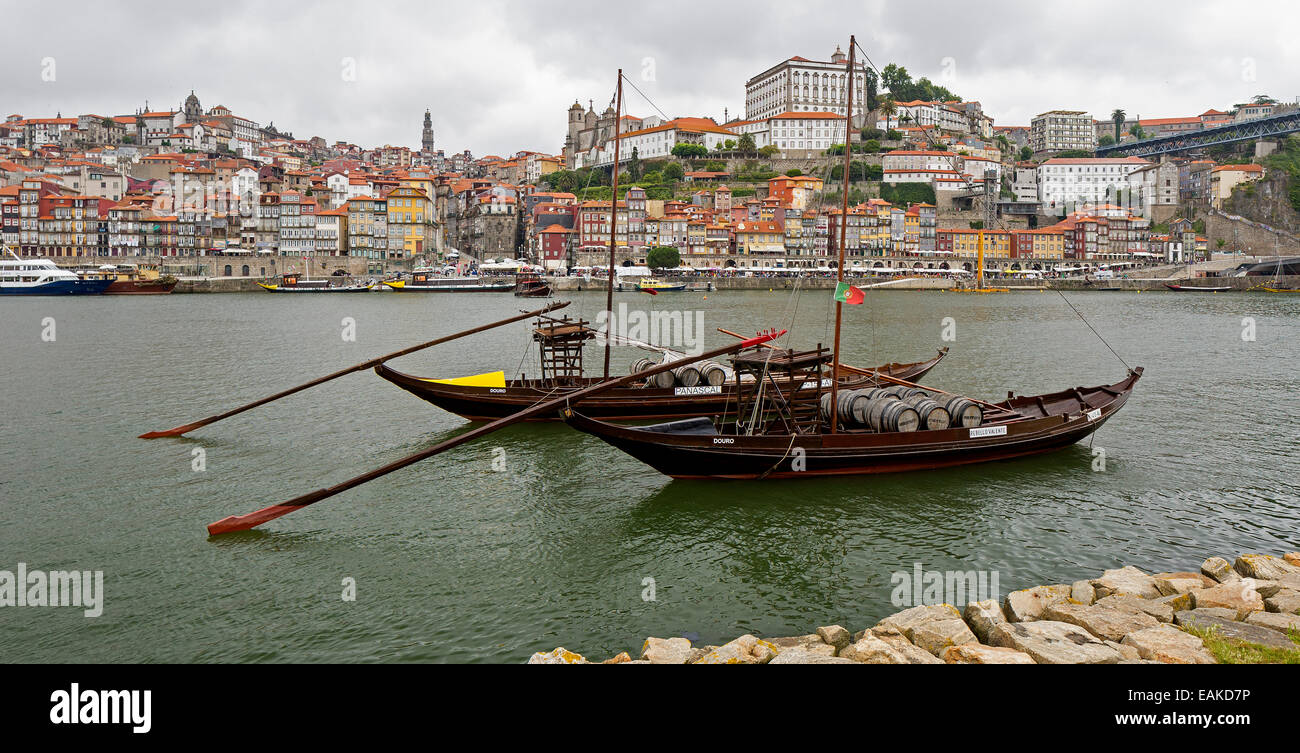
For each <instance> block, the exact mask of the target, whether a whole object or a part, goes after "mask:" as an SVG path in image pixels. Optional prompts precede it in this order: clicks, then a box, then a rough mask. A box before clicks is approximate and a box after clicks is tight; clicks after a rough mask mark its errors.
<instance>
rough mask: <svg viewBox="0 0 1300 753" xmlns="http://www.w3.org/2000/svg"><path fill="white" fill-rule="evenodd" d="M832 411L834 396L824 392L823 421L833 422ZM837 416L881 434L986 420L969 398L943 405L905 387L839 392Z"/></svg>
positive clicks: (842, 422) (970, 424)
mask: <svg viewBox="0 0 1300 753" xmlns="http://www.w3.org/2000/svg"><path fill="white" fill-rule="evenodd" d="M831 410H832V408H831V394H830V393H829V392H825V393H823V394H822V397H821V413H822V418H823V419H826V420H830V416H831ZM835 415H836V418H837V422H838V423H839V424H840V425H843V426H851V427H859V428H869V429H871V430H873V431H878V432H893V431H903V432H907V431H918V430H924V431H938V430H941V429H948V428H951V427H954V426H961V427H966V428H971V427H975V426H979V425H980V424H981V423H983V421H984V412H983V411H982V410H981V409H980V406H979V404H978V403H976V402H975V401H973V400H970V399H969V398H964V397H960V396H956V395H954V396H952V397H950V398H947V399H946V400H945V401H942V402H941V401H939V400H935V399H934V398H932V397H930V393H929V392H927V391H926V390H923V389H917V388H915V387H904V386H902V385H896V386H893V387H876V388H874V389H861V390H840V391H839V398H838V405H836V406H835Z"/></svg>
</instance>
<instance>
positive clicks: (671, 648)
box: [641, 637, 691, 664]
mask: <svg viewBox="0 0 1300 753" xmlns="http://www.w3.org/2000/svg"><path fill="white" fill-rule="evenodd" d="M641 658H642V659H645V660H646V661H648V662H650V663H651V664H685V663H687V662H688V661H690V659H691V642H690V641H688V640H686V639H685V638H653V637H651V638H646V639H645V643H642V644H641Z"/></svg>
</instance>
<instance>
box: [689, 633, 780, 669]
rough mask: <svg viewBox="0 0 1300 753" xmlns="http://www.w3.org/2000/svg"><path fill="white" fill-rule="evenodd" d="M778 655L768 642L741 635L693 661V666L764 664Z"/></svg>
mask: <svg viewBox="0 0 1300 753" xmlns="http://www.w3.org/2000/svg"><path fill="white" fill-rule="evenodd" d="M779 653H780V649H778V648H777V647H776V646H774V645H772V643H770V642H769V641H764V640H760V639H758V638H756V637H754V636H752V635H748V634H747V635H742V636H740V637H739V638H737V639H735V640H734V641H730V642H728V643H724V644H722V645H721V646H718V647H717V648H715V649H713V650H711V651H709V652H708V653H706V654H705V655H704V656H701V657H700V658H699V659H696V660H695V662H694V663H695V664H766V663H767V662H769V661H771V660H772V659H773V658H775V657H776V656H777V655H778V654H779Z"/></svg>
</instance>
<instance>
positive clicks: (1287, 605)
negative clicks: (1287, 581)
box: [1264, 589, 1300, 614]
mask: <svg viewBox="0 0 1300 753" xmlns="http://www.w3.org/2000/svg"><path fill="white" fill-rule="evenodd" d="M1264 608H1265V609H1267V610H1268V611H1270V612H1278V613H1280V614H1300V591H1292V590H1290V589H1283V590H1281V591H1278V592H1277V593H1274V594H1273V595H1272V596H1270V597H1268V598H1267V599H1264Z"/></svg>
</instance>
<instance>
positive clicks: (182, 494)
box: [0, 291, 1300, 662]
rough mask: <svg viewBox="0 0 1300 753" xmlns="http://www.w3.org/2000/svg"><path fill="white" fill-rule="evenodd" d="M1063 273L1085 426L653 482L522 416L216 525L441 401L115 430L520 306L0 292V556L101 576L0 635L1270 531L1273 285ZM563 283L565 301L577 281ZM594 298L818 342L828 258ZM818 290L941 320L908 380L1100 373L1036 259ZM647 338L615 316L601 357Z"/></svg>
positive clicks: (370, 619) (836, 579) (802, 580)
mask: <svg viewBox="0 0 1300 753" xmlns="http://www.w3.org/2000/svg"><path fill="white" fill-rule="evenodd" d="M1067 295H1068V297H1069V298H1068V300H1069V302H1070V303H1072V304H1073V305H1074V306H1075V307H1076V308H1077V309H1078V310H1079V312H1081V313H1082V314H1083V315H1084V316H1085V317H1086V318H1087V320H1088V321H1089V322H1090V323H1091V324H1092V325H1093V326H1094V327H1095V328H1096V329H1097V330H1098V331H1099V332H1100V333H1102V335H1103V336H1104V337H1105V338H1106V340H1107V341H1108V342H1109V343H1110V344H1111V346H1112V347H1114V349H1115V350H1116V351H1117V352H1118V354H1119V356H1120V357H1122V358H1123V359H1124V360H1125V361H1127V362H1128V363H1129V364H1132V365H1142V366H1145V367H1146V375H1145V377H1144V378H1143V379H1142V381H1141V382H1140V383H1139V384H1138V387H1137V389H1136V391H1135V393H1134V395H1133V397H1132V399H1131V400H1130V402H1129V404H1128V406H1126V407H1125V408H1124V410H1123V411H1122V412H1121V413H1120V414H1119V415H1118V416H1117V417H1116V418H1115V419H1113V420H1111V421H1110V422H1109V423H1107V424H1106V425H1105V426H1104V427H1103V428H1102V430H1101V431H1100V432H1099V433H1098V434H1097V435H1096V437H1095V440H1094V442H1093V448H1092V449H1090V448H1089V446H1088V445H1087V444H1080V445H1076V446H1074V447H1071V448H1069V449H1066V450H1064V451H1061V452H1057V453H1054V454H1051V455H1047V456H1043V457H1037V458H1030V459H1022V460H1015V461H1010V462H1005V463H997V464H989V465H982V466H975V467H967V468H958V469H950V470H943V471H937V472H931V473H920V474H910V475H896V476H878V477H866V478H850V479H839V480H825V479H820V480H818V479H810V480H798V481H768V482H699V481H691V482H685V481H670V480H669V479H667V478H665V477H663V476H660V475H658V474H657V473H655V472H654V471H652V470H651V469H649V468H648V467H646V466H643V465H641V464H640V463H638V462H637V461H635V460H632V459H631V458H629V457H627V456H624V455H621V454H620V453H618V452H616V451H614V450H612V449H611V448H609V447H607V446H606V445H604V444H603V443H601V442H599V441H598V440H595V439H593V438H591V437H588V436H586V435H582V434H579V433H577V432H574V431H572V430H570V429H569V428H567V427H566V426H564V425H562V424H561V425H553V424H544V425H543V424H529V425H521V426H516V427H512V428H510V429H507V430H505V431H502V432H500V433H498V434H496V435H494V436H490V437H487V438H485V439H484V440H482V441H480V442H478V443H475V444H470V445H467V446H464V447H461V448H458V449H456V450H453V451H451V452H449V453H446V454H444V455H442V456H439V457H437V458H434V459H431V460H429V461H426V462H424V463H421V464H417V465H415V466H412V467H410V468H407V469H405V470H402V471H399V472H396V473H393V474H391V475H389V476H387V477H384V478H382V479H380V480H378V481H375V482H372V483H370V484H367V485H364V486H362V487H359V488H357V489H354V490H352V491H349V492H347V493H345V494H343V495H340V496H338V497H335V498H333V499H330V500H328V501H325V502H322V503H320V504H317V505H315V506H312V507H309V508H306V509H304V510H301V511H299V512H297V513H295V514H293V515H289V516H287V517H284V518H281V519H279V520H276V521H274V522H272V523H269V524H267V525H266V526H264V528H263V529H262V530H258V531H254V532H249V533H241V534H235V535H231V536H227V537H222V538H219V539H209V538H208V537H207V534H206V531H205V528H204V527H205V526H206V524H208V523H210V522H212V521H214V520H217V519H219V518H222V517H225V516H227V515H233V514H241V513H246V512H251V511H252V510H255V509H258V508H261V507H264V506H266V505H268V504H271V503H274V502H278V501H283V500H285V499H288V498H291V497H294V496H297V495H299V494H302V493H304V492H307V491H311V490H314V489H317V488H321V487H324V486H328V485H330V484H334V483H337V482H339V481H342V480H344V479H346V478H349V477H351V476H353V475H356V474H357V473H359V472H361V471H364V470H368V469H371V468H374V467H377V466H379V465H382V464H384V463H388V462H390V461H392V460H395V459H397V458H399V457H402V456H404V455H407V454H409V453H412V452H415V451H417V450H419V449H421V448H424V447H427V446H429V445H431V444H433V443H435V442H437V441H439V440H441V439H444V438H446V437H449V436H452V435H454V434H455V433H456V432H458V431H463V430H464V428H465V427H466V426H467V424H466V423H465V422H464V421H462V420H461V419H459V418H458V417H455V416H452V415H450V414H447V413H444V412H442V411H440V410H438V409H436V408H434V407H432V406H430V405H428V404H426V403H424V402H422V401H420V400H418V399H416V398H414V397H412V396H410V395H408V394H407V393H405V392H402V391H400V390H398V389H397V388H396V387H394V386H392V385H390V384H389V383H387V382H385V381H383V380H381V379H379V378H378V377H377V376H375V375H374V374H373V373H370V372H362V373H359V374H354V375H351V376H348V377H344V378H342V379H339V380H336V381H334V382H330V383H328V384H326V385H323V386H321V387H317V388H315V389H312V390H309V391H307V392H304V393H301V394H299V395H295V396H293V397H291V398H288V399H284V400H281V401H279V402H276V403H272V404H270V405H268V406H265V407H263V408H259V409H257V410H255V411H252V412H249V413H245V414H243V415H240V416H238V417H235V418H232V419H229V420H227V421H224V422H221V423H218V424H215V425H213V426H211V427H208V428H205V429H201V430H199V431H196V432H195V433H194V435H193V437H192V438H184V439H163V440H154V441H144V440H139V439H136V438H135V436H136V435H137V434H140V433H142V432H144V431H147V430H152V429H164V428H169V427H171V426H175V425H177V424H180V423H184V422H187V421H192V420H195V419H197V418H201V417H203V416H206V415H210V414H213V413H217V412H220V411H222V410H224V409H226V408H229V407H233V406H235V405H238V404H242V403H244V402H247V401H250V400H252V399H255V398H257V397H260V396H263V395H265V394H269V393H271V392H274V391H278V390H279V389H282V388H284V387H287V386H291V385H293V384H297V383H300V382H303V381H307V380H308V379H310V378H313V377H315V376H319V375H322V374H325V373H328V372H331V371H334V370H337V369H339V368H342V367H345V366H348V365H351V364H354V363H357V362H360V361H363V360H366V359H367V358H370V357H373V356H375V355H379V354H382V353H386V352H389V351H393V350H397V349H399V348H402V347H404V346H407V345H409V344H412V343H415V342H420V341H424V340H428V339H431V338H433V337H436V336H438V335H440V334H445V333H449V332H453V331H456V330H460V329H466V328H469V327H471V326H475V325H477V324H481V323H485V322H488V321H491V320H495V319H499V318H503V317H505V316H508V315H510V314H511V313H515V312H517V311H519V310H520V309H521V307H524V306H526V307H528V308H536V307H539V306H531V305H528V304H531V303H534V302H531V301H530V302H524V301H522V300H521V299H516V298H514V297H513V296H509V295H492V294H464V295H438V294H411V293H407V294H398V293H384V294H378V293H371V294H359V295H343V296H310V295H309V296H286V295H278V296H277V295H268V294H261V293H258V294H237V295H211V296H203V295H171V296H147V297H105V298H67V299H57V298H46V299H42V298H30V299H24V300H18V299H12V298H10V299H5V300H0V317H3V325H0V380H2V382H3V393H0V394H2V395H3V403H2V404H3V411H2V413H3V424H2V426H3V428H2V429H0V570H8V571H14V570H15V569H16V568H17V566H18V563H20V562H22V563H25V565H26V567H27V568H28V569H29V570H31V569H43V570H67V569H77V570H89V571H96V570H98V571H103V573H104V583H105V585H104V589H105V597H104V609H103V614H102V616H99V617H94V618H90V617H85V616H83V614H82V611H81V610H80V609H77V608H72V607H61V608H53V607H51V608H37V607H19V606H13V607H0V661H3V662H29V661H30V662H61V661H91V662H107V661H117V662H197V661H202V662H251V661H276V662H290V661H343V662H356V661H424V662H450V661H457V662H519V661H523V660H525V659H527V658H528V655H529V654H530V653H531V652H533V651H539V650H549V649H551V648H554V647H556V646H560V645H563V646H566V647H568V648H570V649H572V650H576V651H579V652H582V653H585V654H587V655H588V656H591V657H593V658H595V659H603V658H607V657H608V656H612V655H613V654H615V653H617V652H618V651H622V650H629V651H635V650H636V649H638V648H639V647H640V645H641V641H642V640H643V639H644V638H645V637H646V636H650V635H654V636H660V637H672V636H680V635H685V636H687V637H690V638H692V639H695V640H697V641H698V642H699V643H700V644H703V643H719V642H722V641H725V640H729V639H730V638H733V637H735V636H737V635H740V634H742V633H745V632H753V633H756V634H760V635H765V636H769V637H774V636H781V635H790V634H800V633H806V632H810V631H811V630H812V629H813V628H815V627H817V626H819V625H827V624H832V623H839V624H842V625H845V626H846V627H849V628H850V629H851V630H858V629H861V628H863V627H866V626H869V625H870V624H873V623H874V622H875V621H876V620H877V619H878V618H880V617H883V616H885V615H886V614H889V613H891V612H893V611H897V608H896V607H894V606H891V603H890V598H891V591H892V590H893V582H891V578H892V576H893V574H895V573H909V574H910V573H911V572H912V571H913V570H914V568H915V567H916V565H917V563H920V564H921V566H922V567H923V568H924V569H925V570H926V571H947V570H961V571H971V570H974V571H984V572H988V573H996V574H997V576H998V583H999V586H1000V589H1001V593H1002V594H1003V595H1004V594H1005V593H1006V592H1008V591H1010V590H1012V589H1015V588H1020V587H1025V586H1031V585H1038V584H1045V583H1056V582H1063V581H1064V582H1069V581H1072V580H1076V579H1079V578H1083V577H1092V576H1094V575H1095V574H1098V573H1099V572H1100V571H1101V570H1102V569H1105V568H1109V567H1116V566H1120V565H1123V564H1131V565H1135V566H1137V567H1140V568H1142V569H1144V570H1147V571H1149V572H1153V571H1160V570H1168V569H1186V568H1193V569H1194V568H1195V567H1196V566H1197V565H1198V564H1199V563H1200V561H1201V560H1202V559H1203V558H1204V557H1206V556H1208V555H1212V554H1217V555H1222V556H1227V557H1233V556H1235V555H1237V554H1239V553H1242V552H1247V551H1261V552H1270V553H1280V552H1283V551H1291V550H1295V549H1297V548H1300V488H1298V487H1297V483H1296V470H1297V464H1296V460H1295V458H1296V456H1297V454H1298V451H1300V439H1298V436H1300V432H1298V431H1297V429H1298V428H1300V425H1298V424H1300V421H1297V417H1296V411H1295V405H1296V388H1297V383H1298V382H1300V379H1298V378H1297V376H1296V372H1295V367H1296V364H1297V363H1300V323H1298V322H1300V319H1298V316H1297V315H1298V314H1300V296H1286V295H1267V294H1250V293H1232V294H1214V295H1210V294H1177V293H1114V292H1094V293H1070V294H1067ZM571 299H572V300H573V301H574V303H573V305H572V306H571V307H570V309H569V312H570V313H572V314H581V315H584V316H586V317H587V318H589V319H590V318H593V317H594V316H595V315H596V314H597V312H598V311H599V310H600V309H601V308H602V304H603V294H600V293H595V292H585V293H577V294H575V295H573V296H572V297H571ZM616 301H617V302H616V307H617V305H618V303H626V304H627V305H628V306H629V307H631V309H630V310H632V311H635V310H649V309H657V310H660V311H670V310H674V309H682V310H684V311H686V312H687V313H688V316H686V321H687V322H690V323H692V324H694V323H695V322H696V321H697V318H696V315H695V314H694V313H693V312H695V311H699V312H701V315H700V319H699V320H700V321H702V322H703V325H704V327H703V329H704V331H703V333H700V332H689V333H680V334H692V335H696V336H702V338H703V339H702V344H703V345H704V346H705V347H713V346H716V345H719V344H722V343H724V342H727V341H728V338H726V337H725V336H723V335H720V334H718V333H717V332H716V331H715V328H716V327H725V328H728V329H732V330H737V331H743V332H753V331H755V330H757V329H759V328H765V327H773V326H784V327H789V328H790V329H791V331H792V335H793V338H794V340H793V342H794V343H795V344H796V345H798V346H800V347H811V346H812V345H814V344H816V343H817V342H819V341H820V342H825V343H830V342H831V333H832V321H833V309H832V307H831V305H830V293H829V292H826V291H815V292H809V293H805V294H803V295H801V296H797V297H794V296H791V294H790V293H788V292H782V291H772V292H768V291H746V292H730V291H723V292H715V293H710V294H708V296H707V298H706V297H705V296H703V295H700V294H664V295H660V296H654V297H651V296H645V295H639V294H635V293H628V294H618V295H617V296H616ZM345 318H346V319H348V320H350V321H351V322H354V323H355V340H354V341H349V340H346V339H345V338H344V337H343V335H344V330H345V327H346V325H347V324H348V322H345ZM49 319H52V320H53V325H54V331H53V333H52V334H53V335H54V338H53V341H46V339H43V338H42V334H45V335H47V336H48V335H49V334H51V333H50V332H49V329H50V328H49V324H50V322H49ZM844 321H845V325H844V348H843V350H844V353H845V361H846V362H848V363H854V364H859V365H864V366H865V365H871V364H876V363H883V362H886V361H915V360H921V359H924V358H928V357H929V356H931V355H932V354H933V353H934V349H935V348H937V347H940V346H942V345H948V346H950V347H951V353H950V354H949V356H948V357H947V358H946V359H945V360H944V361H943V362H942V363H941V364H940V365H939V366H938V367H937V368H936V369H935V370H934V372H932V373H931V375H930V376H929V377H927V379H926V381H927V383H929V384H933V385H935V386H938V387H941V388H944V389H947V390H950V391H955V392H960V393H963V394H968V395H971V396H974V397H981V398H985V399H990V398H992V399H1000V398H1002V397H1005V395H1006V392H1007V391H1008V390H1015V391H1016V393H1017V394H1037V393H1040V392H1047V391H1055V390H1059V389H1062V388H1066V387H1073V386H1079V385H1093V384H1102V383H1110V382H1113V381H1118V380H1119V379H1120V378H1122V377H1123V375H1124V373H1125V370H1124V366H1123V365H1122V364H1121V363H1120V361H1119V360H1118V359H1117V358H1116V356H1115V355H1112V354H1111V352H1110V351H1109V350H1107V348H1106V346H1105V345H1103V344H1102V343H1101V342H1100V341H1099V340H1098V339H1097V337H1096V336H1094V335H1093V334H1092V332H1090V331H1089V330H1088V328H1087V326H1085V324H1084V323H1083V322H1082V321H1081V320H1080V319H1079V317H1078V316H1076V314H1075V313H1074V312H1073V311H1072V310H1071V308H1070V307H1069V305H1067V303H1066V301H1065V300H1063V299H1062V298H1061V297H1060V296H1059V295H1058V294H1056V293H1051V292H1047V293H1041V292H1016V293H1007V294H1000V295H981V296H975V295H959V294H955V293H946V292H902V291H894V292H872V293H869V294H868V297H867V302H866V304H865V305H862V306H846V307H845V310H844ZM1251 323H1253V325H1254V340H1253V341H1251V340H1247V339H1243V332H1244V331H1245V329H1246V327H1248V326H1249V325H1250V324H1251ZM1247 334H1249V332H1247ZM945 335H948V336H950V337H952V338H953V339H951V340H945V339H943V338H944V336H945ZM530 353H531V348H530V343H529V330H528V328H527V327H526V326H524V325H522V324H518V325H512V326H510V327H507V328H503V329H500V330H496V331H494V332H491V333H487V334H484V335H478V336H474V337H472V338H468V339H464V340H461V341H457V342H454V343H450V344H447V345H444V346H440V347H437V348H434V349H431V350H427V351H422V352H420V353H417V354H413V355H410V356H407V357H405V358H403V359H400V360H398V361H395V362H394V366H395V367H396V368H398V369H400V370H403V371H407V372H410V373H416V374H420V375H426V376H431V377H449V376H463V375H468V374H473V373H478V372H483V371H491V370H496V369H504V370H505V371H506V372H507V374H512V373H515V372H517V371H518V370H519V369H520V368H523V370H524V371H525V372H527V371H529V369H530V366H529V355H530ZM643 355H645V353H644V352H642V351H639V350H636V349H634V348H617V349H615V351H614V354H613V359H614V364H615V366H616V370H617V372H618V373H626V371H625V369H626V367H627V365H628V364H629V363H630V362H631V361H632V360H634V359H636V358H639V357H641V356H643ZM599 363H600V351H599V350H597V349H596V348H594V347H589V353H588V364H589V365H596V366H597V367H598V365H599ZM531 369H532V370H533V371H534V372H535V369H536V366H535V359H534V362H533V365H532V366H531ZM1097 448H1100V449H1102V450H1104V451H1105V460H1106V464H1105V469H1104V470H1094V465H1095V460H1096V458H1097V455H1095V454H1094V450H1095V449H1097ZM196 450H202V453H200V454H201V456H202V457H201V459H202V461H203V463H202V467H203V469H202V470H196V467H195V466H196V461H197V460H199V459H200V458H196V456H195V451H196ZM498 469H499V470H498ZM648 579H653V586H651V583H652V582H651V580H648ZM351 584H355V599H353V600H345V599H344V598H343V597H344V592H345V589H348V588H349V587H350V585H351ZM651 590H653V599H650V598H649V597H650V596H651V595H652V594H651V593H650V591H651Z"/></svg>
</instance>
